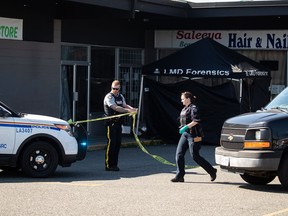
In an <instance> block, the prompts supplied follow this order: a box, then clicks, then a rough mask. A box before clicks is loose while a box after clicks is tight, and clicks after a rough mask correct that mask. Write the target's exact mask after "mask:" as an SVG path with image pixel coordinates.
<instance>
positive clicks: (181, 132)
mask: <svg viewBox="0 0 288 216" xmlns="http://www.w3.org/2000/svg"><path fill="white" fill-rule="evenodd" d="M187 129H188V126H187V125H185V126H183V127H182V128H180V129H179V134H183V133H184V132H185V131H186V130H187Z"/></svg>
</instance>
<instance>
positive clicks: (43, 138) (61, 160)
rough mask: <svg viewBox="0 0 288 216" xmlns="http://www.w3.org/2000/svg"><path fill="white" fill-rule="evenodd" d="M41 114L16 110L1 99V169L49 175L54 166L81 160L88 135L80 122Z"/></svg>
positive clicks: (85, 150) (84, 154)
mask: <svg viewBox="0 0 288 216" xmlns="http://www.w3.org/2000/svg"><path fill="white" fill-rule="evenodd" d="M72 128H73V132H72V129H71V127H70V125H69V124H68V122H66V121H64V120H62V119H58V118H54V117H49V116H43V115H33V114H24V113H17V112H15V111H13V110H12V109H10V108H9V107H8V106H7V105H5V104H4V103H2V102H1V101H0V169H2V170H4V171H5V170H11V169H13V170H19V169H21V171H22V172H23V173H25V174H26V175H27V176H29V177H36V178H43V177H48V176H50V175H52V174H53V173H54V172H55V170H56V168H57V166H58V165H60V166H63V167H67V166H70V165H71V164H72V163H73V162H76V161H77V160H83V159H84V158H85V156H86V152H87V135H86V132H85V130H84V128H83V127H82V126H81V125H76V126H75V125H74V126H73V125H72Z"/></svg>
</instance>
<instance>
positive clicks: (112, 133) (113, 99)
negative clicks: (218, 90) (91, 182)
mask: <svg viewBox="0 0 288 216" xmlns="http://www.w3.org/2000/svg"><path fill="white" fill-rule="evenodd" d="M137 110H138V109H137V108H134V107H132V106H130V105H128V104H127V103H126V101H125V98H124V96H123V95H122V94H121V93H120V81H118V80H114V81H113V82H112V85H111V91H110V92H109V93H108V94H106V96H105V98H104V112H105V116H113V115H119V114H122V113H131V114H135V113H137ZM122 123H123V117H116V118H115V117H114V118H111V119H109V120H108V121H106V135H107V148H106V154H105V169H106V171H119V170H120V169H119V167H118V156H119V152H120V147H121V140H122Z"/></svg>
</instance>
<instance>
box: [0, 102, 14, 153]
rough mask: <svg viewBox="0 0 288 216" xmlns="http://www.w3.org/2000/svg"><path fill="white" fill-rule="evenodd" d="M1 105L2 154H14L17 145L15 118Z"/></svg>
mask: <svg viewBox="0 0 288 216" xmlns="http://www.w3.org/2000/svg"><path fill="white" fill-rule="evenodd" d="M11 116H12V115H11V113H10V111H8V110H7V109H5V108H4V107H2V106H1V105H0V154H12V152H13V149H14V144H15V135H16V133H15V131H16V128H15V127H14V118H13V117H11Z"/></svg>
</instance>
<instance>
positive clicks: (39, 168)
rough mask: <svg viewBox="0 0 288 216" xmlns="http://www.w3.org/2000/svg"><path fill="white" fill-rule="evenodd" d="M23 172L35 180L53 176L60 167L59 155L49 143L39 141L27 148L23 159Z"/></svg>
mask: <svg viewBox="0 0 288 216" xmlns="http://www.w3.org/2000/svg"><path fill="white" fill-rule="evenodd" d="M20 162H21V168H22V171H23V172H24V173H25V174H26V175H28V176H30V177H34V178H44V177H48V176H50V175H51V174H53V173H54V172H55V170H56V168H57V165H58V153H57V151H56V149H55V148H54V147H53V146H52V145H51V144H49V143H47V142H43V141H37V142H34V143H32V144H31V145H29V146H27V147H26V148H25V149H24V151H23V154H22V157H21V161H20Z"/></svg>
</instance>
